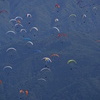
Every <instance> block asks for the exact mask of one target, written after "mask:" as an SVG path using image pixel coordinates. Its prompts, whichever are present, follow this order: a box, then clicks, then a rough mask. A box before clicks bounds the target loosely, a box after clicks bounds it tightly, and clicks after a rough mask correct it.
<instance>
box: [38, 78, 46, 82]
mask: <svg viewBox="0 0 100 100" xmlns="http://www.w3.org/2000/svg"><path fill="white" fill-rule="evenodd" d="M38 80H39V81H44V82H46V79H44V78H39V79H38Z"/></svg>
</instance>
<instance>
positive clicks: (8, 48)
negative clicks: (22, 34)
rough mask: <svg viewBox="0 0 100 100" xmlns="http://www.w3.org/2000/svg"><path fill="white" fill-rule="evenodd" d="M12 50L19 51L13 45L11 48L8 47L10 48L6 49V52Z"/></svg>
mask: <svg viewBox="0 0 100 100" xmlns="http://www.w3.org/2000/svg"><path fill="white" fill-rule="evenodd" d="M10 50H14V51H17V50H16V49H15V48H13V47H11V48H8V49H7V50H6V52H8V51H10Z"/></svg>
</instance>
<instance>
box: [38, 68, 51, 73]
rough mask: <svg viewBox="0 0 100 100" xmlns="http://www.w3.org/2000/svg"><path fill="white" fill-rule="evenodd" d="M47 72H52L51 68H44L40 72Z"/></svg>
mask: <svg viewBox="0 0 100 100" xmlns="http://www.w3.org/2000/svg"><path fill="white" fill-rule="evenodd" d="M45 70H46V71H50V72H51V69H50V68H47V67H44V68H42V69H41V70H40V71H41V72H42V71H45Z"/></svg>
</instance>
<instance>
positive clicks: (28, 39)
mask: <svg viewBox="0 0 100 100" xmlns="http://www.w3.org/2000/svg"><path fill="white" fill-rule="evenodd" d="M23 39H24V40H27V41H31V39H30V38H23Z"/></svg>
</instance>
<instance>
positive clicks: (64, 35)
mask: <svg viewBox="0 0 100 100" xmlns="http://www.w3.org/2000/svg"><path fill="white" fill-rule="evenodd" d="M57 37H67V34H64V33H59V34H58V35H57Z"/></svg>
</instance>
